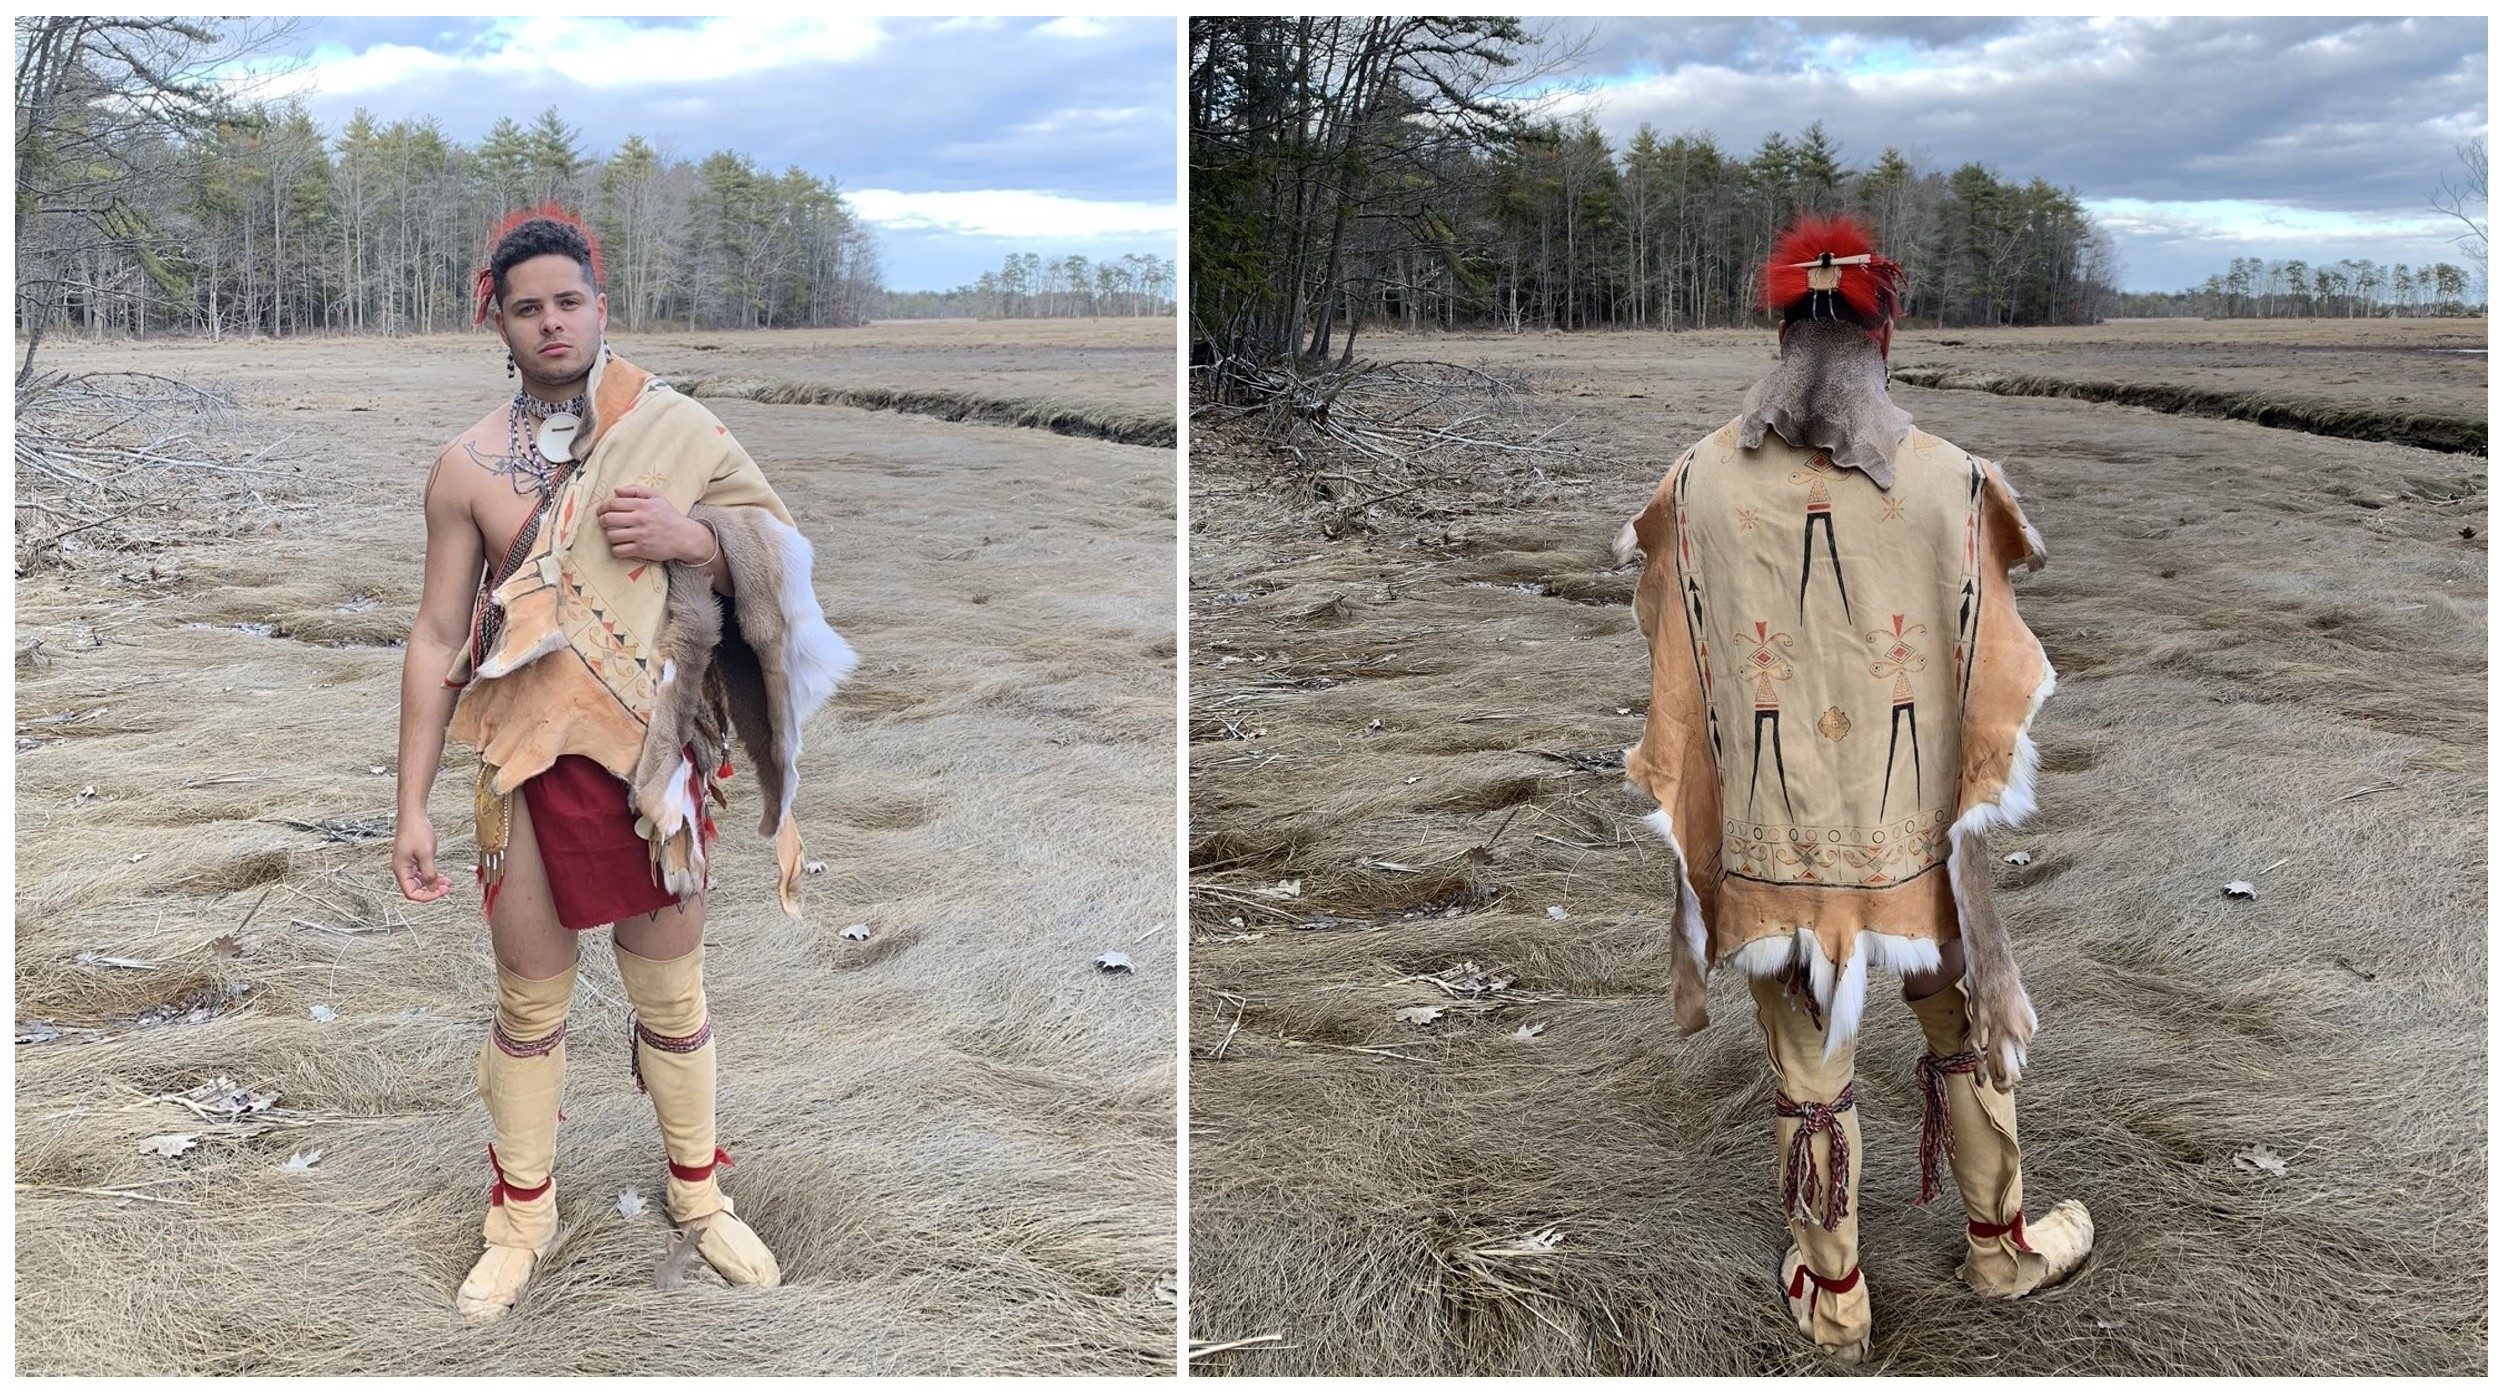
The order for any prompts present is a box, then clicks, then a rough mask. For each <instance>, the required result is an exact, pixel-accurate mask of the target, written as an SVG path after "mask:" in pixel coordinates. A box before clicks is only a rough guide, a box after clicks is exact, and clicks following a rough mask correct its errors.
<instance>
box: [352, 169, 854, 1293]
mask: <svg viewBox="0 0 2505 1395" xmlns="http://www.w3.org/2000/svg"><path fill="white" fill-rule="evenodd" d="M600 286H601V274H600V258H599V249H598V244H597V242H596V241H595V240H594V239H593V238H592V237H591V235H590V233H589V232H588V231H587V230H586V229H584V227H583V226H582V225H581V223H580V222H579V221H578V220H576V219H575V218H574V217H572V216H571V215H569V214H567V213H565V212H564V211H562V210H560V209H556V208H554V207H549V208H542V209H539V210H537V211H535V212H531V213H524V214H516V215H514V216H513V217H511V218H508V219H506V220H505V222H504V224H503V225H502V226H501V227H499V228H498V229H497V230H496V232H495V234H494V235H493V236H492V237H491V238H490V240H489V247H488V256H487V266H486V267H485V269H483V270H481V271H480V272H479V273H478V286H477V292H478V313H479V317H480V318H481V319H488V318H492V319H493V320H494V321H495V325H496V329H497V332H498V334H499V335H500V336H501V337H502V339H503V340H504V345H505V348H506V349H507V351H508V353H509V357H508V358H507V360H506V371H507V373H508V375H513V376H518V378H519V381H520V390H519V391H517V392H516V393H515V394H514V396H513V397H512V399H511V400H510V401H508V402H505V403H503V404H500V405H499V406H497V407H496V409H495V410H493V411H491V412H489V413H488V414H487V415H486V416H485V417H484V418H482V419H481V420H480V421H479V422H478V424H477V425H475V426H472V427H471V428H470V429H469V430H467V431H465V432H463V433H462V434H461V436H460V438H459V439H457V440H455V441H454V442H453V443H452V444H451V445H450V446H449V447H447V448H446V449H445V450H444V452H443V454H442V456H441V457H439V458H438V459H437V460H436V462H435V465H434V469H433V471H432V472H431V473H430V474H429V475H428V477H427V483H426V579H425V586H424V591H423V594H422V598H421V599H420V601H419V603H418V616H417V623H416V625H415V626H414V628H413V629H412V630H411V632H410V636H409V647H408V657H407V660H406V662H405V665H404V667H403V671H402V675H401V693H400V695H401V704H400V774H399V826H398V832H397V834H396V835H395V837H394V840H393V848H392V870H393V873H394V875H395V876H396V877H397V878H398V880H399V883H400V888H401V890H402V892H403V893H404V894H405V895H407V896H408V897H409V898H410V899H411V900H416V901H431V900H433V899H435V898H437V897H439V896H442V895H443V894H444V893H445V892H447V891H449V890H450V889H451V885H452V884H451V879H450V878H448V877H446V876H444V875H443V874H442V873H440V872H439V871H438V870H437V868H436V839H435V830H434V826H433V825H432V824H431V823H430V822H429V821H428V818H427V793H428V790H429V789H430V788H431V787H432V786H433V784H434V779H435V775H436V772H437V770H438V768H439V766H440V765H441V763H442V760H443V752H444V744H445V741H446V739H447V737H449V739H451V740H454V741H458V742H462V743H464V744H466V745H469V746H472V747H475V748H476V749H477V750H478V752H479V756H480V767H479V772H478V784H477V799H476V803H477V811H478V848H479V867H478V875H479V879H480V880H481V881H482V882H483V883H484V884H485V887H486V898H485V899H486V909H487V922H488V930H489V937H490V939H491V940H492V941H493V945H494V950H495V957H496V1013H495V1022H494V1025H493V1027H492V1028H491V1030H490V1032H489V1034H488V1039H487V1041H486V1042H484V1043H483V1044H482V1045H481V1047H480V1052H479V1064H478V1088H479V1094H480V1096H481V1097H482V1098H484V1099H485V1101H486V1103H487V1112H488V1116H489V1119H490V1121H491V1123H492V1127H493V1131H494V1135H495V1141H494V1143H493V1144H492V1145H491V1146H490V1147H489V1148H488V1150H487V1152H488V1162H489V1166H490V1169H491V1172H492V1181H491V1185H490V1189H489V1200H488V1206H487V1221H486V1226H485V1235H486V1240H487V1247H486V1252H485V1254H483V1255H482V1256H481V1257H480V1258H479V1260H478V1262H477V1264H476V1265H475V1266H474V1267H473V1268H472V1269H471V1270H470V1273H469V1276H468V1277H467V1278H466V1279H464V1280H463V1281H462V1284H461V1287H460V1291H459V1292H458V1293H457V1294H456V1295H455V1297H454V1306H455V1308H456V1309H458V1310H459V1312H460V1313H461V1314H462V1315H463V1316H464V1317H466V1318H468V1319H470V1320H471V1321H474V1322H487V1321H493V1320H494V1319H496V1318H498V1317H500V1316H502V1315H503V1314H504V1313H506V1312H507V1311H509V1310H510V1309H511V1308H512V1306H513V1304H514V1302H515V1300H516V1299H518V1298H519V1297H520V1296H521V1293H522V1289H523V1286H524V1284H525V1283H526V1282H527V1281H528V1280H529V1278H530V1275H531V1271H532V1269H533V1268H534V1267H535V1266H536V1265H537V1264H538V1262H539V1260H540V1258H541V1257H542V1256H544V1255H546V1254H547V1253H548V1251H549V1249H550V1248H551V1247H552V1246H553V1245H555V1244H556V1242H557V1238H558V1226H557V1205H556V1195H555V1190H554V1187H555V1177H554V1169H555V1166H556V1140H557V1120H558V1117H559V1115H558V1105H559V1098H560V1095H561V1094H562V1091H563V1087H564V1079H565V1033H566V1009H567V1006H568V1004H569V1003H570V1002H571V1001H572V998H573V994H574V977H575V968H576V963H577V959H578V954H579V951H578V949H577V942H576V934H577V932H579V931H583V930H590V929H595V928H597V927H599V926H602V925H614V926H615V927H616V931H615V945H614V947H615V951H616V954H617V964H618V976H619V978H620V979H621V980H622V981H623V982H624V985H625V989H626V996H627V1000H628V1002H629V1003H630V1004H631V1006H632V1009H633V1021H632V1022H631V1024H630V1033H631V1035H630V1038H629V1040H630V1043H631V1048H630V1049H631V1052H632V1061H633V1068H634V1077H635V1081H636V1084H637V1085H638V1087H639V1088H641V1089H643V1090H645V1091H646V1092H648V1093H649V1094H650V1095H651V1096H652V1105H653V1113H654V1114H655V1115H656V1116H657V1117H658V1119H659V1121H660V1126H661V1138H662V1144H663V1152H664V1155H665V1156H664V1161H665V1163H666V1164H667V1167H668V1173H669V1180H668V1184H667V1205H668V1209H669V1214H670V1219H671V1221H672V1222H673V1223H674V1224H675V1225H677V1226H679V1227H681V1228H683V1230H684V1231H685V1232H686V1233H687V1235H688V1236H689V1238H691V1239H692V1241H693V1243H694V1245H695V1248H696V1251H697V1253H698V1254H700V1255H702V1256H703V1258H704V1259H705V1261H706V1262H707V1263H709V1264H711V1265H712V1266H713V1268H714V1269H715V1271H716V1272H718V1273H720V1274H721V1276H722V1277H723V1278H724V1279H725V1280H727V1281H728V1282H730V1283H732V1284H734V1285H742V1286H759V1287H763V1286H769V1285H772V1284H774V1283H776V1282H778V1281H779V1280H780V1277H781V1274H780V1271H779V1270H778V1268H777V1267H776V1265H775V1261H774V1256H773V1254H772V1252H770V1251H769V1250H768V1249H767V1248H766V1246H765V1244H764V1242H763V1241H761V1240H759V1239H758V1237H757V1234H756V1232H755V1231H753V1230H751V1229H750V1228H749V1227H748V1225H747V1223H746V1222H745V1221H743V1220H741V1219H740V1218H739V1217H738V1216H736V1215H735V1214H733V1212H732V1207H731V1199H730V1198H729V1197H727V1196H725V1195H723V1193H722V1189H721V1186H720V1184H719V1183H718V1182H717V1181H716V1180H715V1175H714V1174H715V1171H716V1169H717V1167H719V1166H722V1165H727V1164H728V1163H729V1162H730V1161H731V1159H730V1155H729V1154H727V1153H725V1152H723V1151H722V1150H721V1149H720V1148H719V1147H718V1146H717V1145H716V1143H715V1140H714V1062H713V1046H712V1042H713V1021H712V1017H711V1015H710V1014H709V1013H708V1011H707V1009H706V1003H705V992H704V947H703V940H704V918H705V897H704V893H705V890H706V886H707V884H708V878H707V874H706V862H707V853H708V851H709V846H708V845H709V843H710V842H711V840H712V838H713V836H714V826H713V821H712V819H711V818H710V817H709V816H708V815H707V812H706V809H705V801H706V799H707V798H708V797H710V798H711V799H712V801H713V802H714V804H715V805H716V806H719V807H727V802H726V800H725V798H724V795H723V791H722V787H721V782H722V781H724V780H727V779H729V778H730V776H731V774H732V768H731V765H730V761H729V755H730V745H731V733H733V732H736V733H737V735H738V737H739V741H740V744H741V745H743V746H744V747H746V749H747V755H748V760H749V763H750V766H751V768H752V769H753V770H754V772H755V774H756V777H757V783H758V789H759V793H760V795H761V797H762V799H763V802H764V819H763V822H762V825H761V827H760V830H759V831H760V832H762V833H765V834H768V835H770V836H772V837H773V839H774V843H775V851H776V856H777V861H778V862H779V864H780V884H781V885H780V890H781V898H782V902H783V906H784V909H785V910H786V911H789V912H792V913H795V914H796V913H797V911H798V900H797V881H798V877H799V875H800V866H801V844H800V835H799V832H798V830H797V829H796V828H794V826H793V824H792V816H791V808H792V794H793V784H794V779H795V777H796V775H797V769H798V766H797V761H798V756H799V752H800V729H801V725H802V723H803V722H805V721H806V720H807V719H808V717H809V715H810V713H812V712H813V711H815V710H816V709H817V708H818V707H819V706H820V705H821V704H822V703H824V702H825V701H826V699H827V698H828V697H829V696H830V695H831V694H832V693H833V692H834V689H835V685H836V683H837V682H838V681H840V680H841V679H842V678H843V676H844V675H845V673H846V672H848V671H849V670H850V668H851V666H852V663H853V656H852V651H851V650H850V649H849V648H848V647H847V646H846V645H845V644H844V642H843V640H842V639H841V638H839V637H838V636H837V635H836V634H835V632H834V631H833V630H831V629H829V628H827V624H826V620H825V617H824V615H823V614H822V613H821V612H820V610H819V608H818V603H817V597H816V594H815V592H814V591H813V590H812V588H811V585H810V566H811V550H810V546H809V543H808V540H807V539H805V538H803V537H802V536H801V535H800V533H799V532H798V530H797V529H795V528H794V527H793V525H792V518H791V515H790V513H789V512H788V511H786V510H785V509H784V507H783V503H782V500H780V499H779V498H777V497H776V496H775V493H774V490H773V488H772V487H771V486H770V485H768V484H767V483H766V480H765V476H764V475H763V474H762V473H761V472H760V471H759V470H758V469H757V466H756V463H755V462H754V461H752V460H750V459H749V458H748V455H747V453H746V452H745V451H743V450H741V449H740V448H739V445H738V443H737V442H736V441H734V440H732V439H731V437H730V434H729V432H728V430H727V429H725V428H724V427H723V426H722V424H721V423H720V422H719V421H716V420H715V419H714V417H713V414H712V413H710V412H708V411H706V410H705V409H704V408H703V407H701V406H699V405H697V403H696V402H694V401H693V400H692V399H689V398H686V397H682V396H680V395H679V394H677V393H675V392H672V391H671V390H670V389H669V387H668V385H667V384H665V383H663V382H661V381H660V380H659V379H657V378H655V377H653V376H652V375H651V374H649V373H646V372H644V371H643V370H642V369H640V368H637V367H635V366H634V365H633V364H631V363H628V362H627V361H626V360H624V359H622V358H619V357H617V356H616V355H614V354H612V353H611V352H610V351H609V350H608V349H607V347H606V346H605V345H604V343H603V342H602V340H603V334H604V331H605V330H606V329H607V326H608V299H607V297H606V296H604V295H603V294H602V293H601V289H600Z"/></svg>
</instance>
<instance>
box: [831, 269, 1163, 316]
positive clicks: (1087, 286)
mask: <svg viewBox="0 0 2505 1395" xmlns="http://www.w3.org/2000/svg"><path fill="white" fill-rule="evenodd" d="M879 313H880V314H881V315H882V316H883V317H885V318H888V319H898V320H943V319H978V320H1025V319H1067V318H1084V317H1088V316H1097V315H1134V316H1136V315H1171V314H1173V313H1174V259H1173V258H1172V257H1158V256H1156V255H1155V254H1153V253H1149V252H1130V253H1126V254H1124V255H1123V256H1122V257H1120V258H1119V259H1108V260H1105V261H1100V262H1094V263H1090V262H1089V261H1088V259H1087V258H1085V257H1082V256H1076V255H1072V256H1067V257H1046V256H1044V255H1042V254H1041V253H1037V252H1018V253H1012V254H1010V255H1009V256H1007V257H1004V258H1002V259H1001V263H1000V269H999V270H998V271H986V272H984V273H983V274H982V275H980V276H977V277H975V278H974V280H973V281H972V282H970V283H969V284H966V285H963V286H958V287H955V288H953V289H950V290H945V291H889V292H888V293H887V296H886V300H885V304H884V307H883V308H882V309H881V310H880V312H879Z"/></svg>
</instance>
